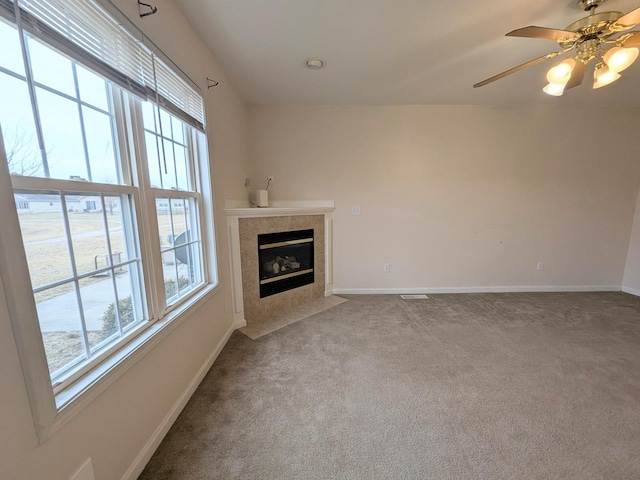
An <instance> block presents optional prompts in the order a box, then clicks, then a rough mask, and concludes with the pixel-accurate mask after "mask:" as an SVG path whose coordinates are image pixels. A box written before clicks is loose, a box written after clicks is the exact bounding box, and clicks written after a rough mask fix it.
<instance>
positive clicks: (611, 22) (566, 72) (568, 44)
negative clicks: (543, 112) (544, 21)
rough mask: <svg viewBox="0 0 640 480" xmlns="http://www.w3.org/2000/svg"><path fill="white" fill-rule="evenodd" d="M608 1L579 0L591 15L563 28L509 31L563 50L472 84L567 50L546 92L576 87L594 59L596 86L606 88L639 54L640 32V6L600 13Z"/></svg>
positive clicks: (559, 92) (549, 76) (549, 75)
mask: <svg viewBox="0 0 640 480" xmlns="http://www.w3.org/2000/svg"><path fill="white" fill-rule="evenodd" d="M604 2H605V0H579V1H578V6H579V7H580V8H582V9H583V10H585V11H587V12H589V16H587V17H584V18H581V19H580V20H577V21H575V22H573V23H572V24H571V25H569V26H568V27H567V28H565V29H564V30H558V29H554V28H546V27H536V26H530V27H524V28H519V29H517V30H514V31H512V32H509V33H507V35H506V36H508V37H524V38H541V39H546V40H554V41H556V42H558V44H559V45H560V47H561V50H559V51H557V52H551V53H547V54H546V55H543V56H541V57H538V58H535V59H533V60H530V61H528V62H525V63H523V64H521V65H518V66H517V67H514V68H512V69H510V70H507V71H505V72H502V73H499V74H498V75H494V76H493V77H491V78H487V79H486V80H483V81H482V82H479V83H476V84H475V85H474V86H473V87H474V88H478V87H484V86H485V85H488V84H489V83H492V82H495V81H496V80H500V79H502V78H504V77H506V76H508V75H511V74H512V73H516V72H519V71H520V70H523V69H525V68H527V67H530V66H532V65H536V64H538V63H541V62H544V61H545V60H547V59H550V58H555V57H557V56H559V55H563V54H565V53H568V52H572V53H571V55H570V56H569V57H568V58H566V59H565V60H563V61H562V62H560V63H559V64H557V65H555V66H554V67H552V68H551V69H550V70H549V71H548V72H547V80H548V82H549V84H548V85H547V86H546V87H544V88H543V91H544V92H545V93H547V94H549V95H554V96H560V95H562V94H563V93H564V91H565V89H569V88H573V87H577V86H578V85H580V84H581V83H582V81H583V79H584V75H585V72H586V70H587V66H588V65H589V63H590V62H591V61H592V60H595V69H594V75H593V80H594V82H593V88H600V87H604V86H605V85H609V84H610V83H613V82H615V81H616V80H618V79H619V78H620V72H621V71H623V70H624V69H626V68H627V67H629V66H630V65H631V64H632V63H633V62H634V61H635V60H636V58H637V57H638V51H639V49H638V47H640V31H636V32H630V31H629V30H631V29H632V28H634V27H635V26H636V25H638V24H640V8H636V9H635V10H632V11H631V12H629V13H627V14H622V13H621V12H600V13H596V8H597V7H598V6H599V5H600V4H602V3H604Z"/></svg>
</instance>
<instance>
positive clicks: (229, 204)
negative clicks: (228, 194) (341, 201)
mask: <svg viewBox="0 0 640 480" xmlns="http://www.w3.org/2000/svg"><path fill="white" fill-rule="evenodd" d="M334 210H335V205H334V203H333V201H332V200H311V201H309V200H306V201H305V200H301V201H274V202H269V206H268V207H265V208H259V207H252V206H250V205H249V202H246V201H243V200H225V202H224V213H225V215H226V216H227V218H228V217H238V218H247V217H283V216H288V215H324V214H326V213H331V212H333V211H334Z"/></svg>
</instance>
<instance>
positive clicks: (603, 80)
mask: <svg viewBox="0 0 640 480" xmlns="http://www.w3.org/2000/svg"><path fill="white" fill-rule="evenodd" d="M594 77H595V78H594V79H595V81H594V82H593V88H602V87H605V86H607V85H609V84H610V83H613V82H615V81H616V80H618V79H619V78H620V77H621V75H620V74H619V73H618V72H614V71H613V70H611V69H610V68H609V67H607V66H606V65H602V66H600V67H597V68H596V71H595V74H594Z"/></svg>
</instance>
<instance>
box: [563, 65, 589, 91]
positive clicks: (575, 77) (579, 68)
mask: <svg viewBox="0 0 640 480" xmlns="http://www.w3.org/2000/svg"><path fill="white" fill-rule="evenodd" d="M586 71H587V64H586V63H582V62H576V66H575V67H573V71H572V72H571V78H570V79H569V81H568V82H567V85H566V86H565V87H564V89H565V90H568V89H570V88H573V87H577V86H578V85H580V84H581V83H582V80H584V73H585V72H586Z"/></svg>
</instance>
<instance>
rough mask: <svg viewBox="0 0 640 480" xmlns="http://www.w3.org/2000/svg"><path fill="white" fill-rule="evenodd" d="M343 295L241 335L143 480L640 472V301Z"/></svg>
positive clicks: (613, 475) (585, 296) (612, 296)
mask: <svg viewBox="0 0 640 480" xmlns="http://www.w3.org/2000/svg"><path fill="white" fill-rule="evenodd" d="M345 297H346V298H348V299H349V301H348V302H345V303H342V304H340V305H338V306H336V307H334V308H331V309H329V310H326V311H324V312H322V313H319V314H317V315H314V316H311V317H309V318H307V319H305V320H302V321H299V322H297V323H294V324H292V325H289V326H287V327H284V328H282V329H280V330H277V331H275V332H273V333H270V334H268V335H265V336H263V337H261V338H259V339H257V340H255V341H254V340H251V339H249V338H248V337H246V336H245V335H243V334H240V333H238V332H235V333H234V334H233V335H232V337H231V339H230V340H229V342H228V343H227V345H226V347H225V348H224V350H223V351H222V353H221V354H220V356H219V358H218V360H217V361H216V362H215V364H214V366H213V367H212V369H211V370H210V371H209V373H208V374H207V376H206V378H205V379H204V380H203V382H202V383H201V385H200V387H199V388H198V390H197V391H196V393H195V394H194V395H193V397H192V398H191V400H190V401H189V403H188V405H187V406H186V407H185V409H184V411H183V412H182V413H181V415H180V416H179V418H178V420H177V421H176V423H175V424H174V425H173V427H172V428H171V430H170V431H169V433H168V434H167V436H166V437H165V439H164V441H163V442H162V444H161V445H160V447H159V448H158V450H157V451H156V453H155V454H154V456H153V458H152V459H151V461H150V462H149V464H148V465H147V467H146V469H145V470H144V472H143V473H142V475H141V476H140V479H144V480H148V479H153V480H158V479H163V480H178V479H180V480H183V479H184V480H187V479H188V480H200V479H261V480H266V479H296V480H306V479H425V478H434V479H449V478H450V479H454V478H455V479H466V478H485V479H520V478H533V479H637V478H640V455H639V453H638V452H639V451H640V375H639V374H638V372H640V298H637V297H633V296H631V295H626V294H623V293H554V294H534V293H518V294H468V295H429V299H427V300H403V299H401V298H400V297H399V296H391V295H379V296H376V295H374V296H369V295H367V296H353V295H349V296H345Z"/></svg>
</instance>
